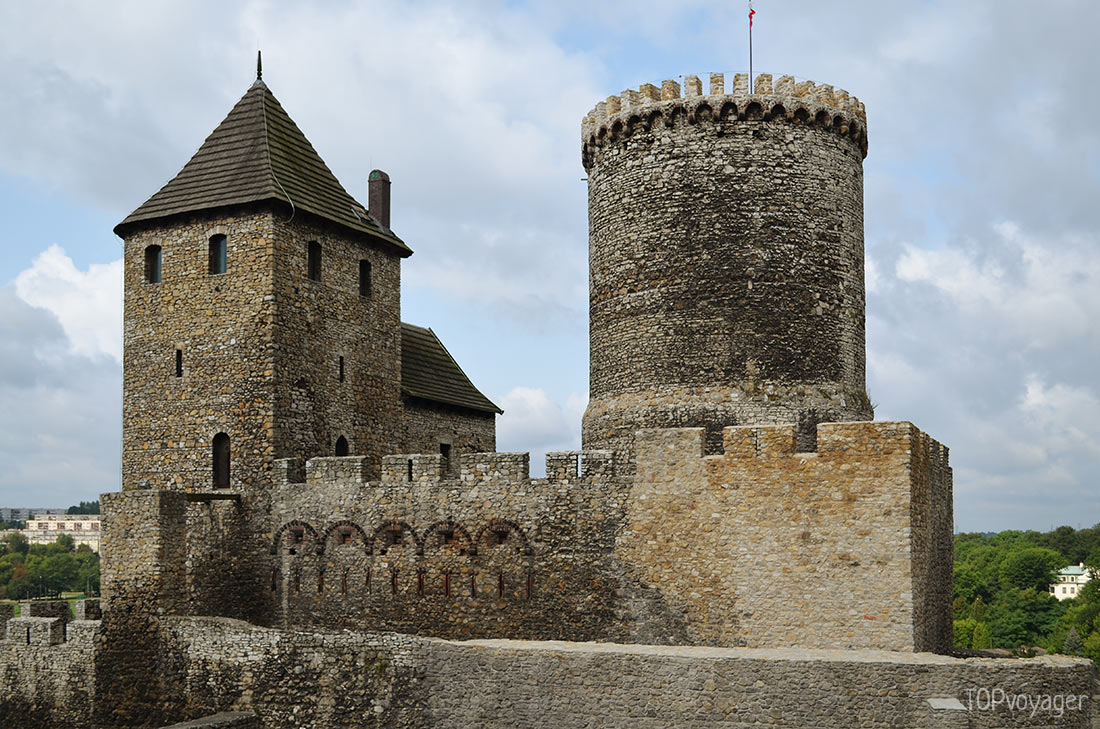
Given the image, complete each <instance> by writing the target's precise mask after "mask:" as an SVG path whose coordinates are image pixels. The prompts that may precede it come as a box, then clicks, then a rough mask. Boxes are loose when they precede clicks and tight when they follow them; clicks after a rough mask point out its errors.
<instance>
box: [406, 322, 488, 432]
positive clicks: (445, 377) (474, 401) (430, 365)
mask: <svg viewBox="0 0 1100 729" xmlns="http://www.w3.org/2000/svg"><path fill="white" fill-rule="evenodd" d="M401 390H402V392H404V393H405V394H407V395H410V396H412V397H416V398H420V399H422V400H431V401H433V402H439V403H444V404H446V405H456V406H458V407H463V408H468V409H470V410H477V411H479V412H484V413H503V412H504V411H503V410H501V409H500V408H498V407H497V406H496V405H494V404H493V403H492V401H491V400H489V398H487V397H485V396H484V395H482V394H481V391H480V390H478V389H477V388H476V387H474V383H472V382H470V378H469V377H467V376H466V373H465V372H463V371H462V368H461V367H459V366H458V363H457V362H455V360H454V357H452V356H451V353H450V352H448V351H447V348H446V347H444V346H443V342H441V341H439V337H437V336H436V335H435V332H433V331H432V330H431V329H425V328H424V327H418V326H413V325H412V324H406V323H405V322H401Z"/></svg>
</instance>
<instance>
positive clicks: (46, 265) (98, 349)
mask: <svg viewBox="0 0 1100 729" xmlns="http://www.w3.org/2000/svg"><path fill="white" fill-rule="evenodd" d="M15 291H16V293H17V294H18V295H19V298H20V299H22V300H23V301H24V302H26V303H27V304H30V305H31V306H34V307H36V308H39V309H45V310H46V311H49V312H50V313H51V314H53V315H54V316H56V317H57V319H58V321H60V322H61V326H62V328H63V329H64V330H65V335H66V337H67V338H68V341H69V347H70V349H71V351H72V352H74V353H76V354H80V355H84V356H86V357H94V356H97V355H107V356H110V357H113V358H114V359H115V360H116V361H117V362H121V361H122V261H121V260H118V261H112V262H111V263H106V264H92V265H91V266H89V267H88V270H87V271H80V270H79V269H77V267H76V266H75V265H73V260H72V259H71V258H69V256H68V255H66V253H65V250H64V249H63V248H61V246H58V245H51V246H50V247H49V248H47V249H46V250H45V251H43V252H42V253H41V254H39V255H38V257H37V258H35V259H34V263H33V264H32V265H31V267H30V268H29V269H27V270H26V271H23V272H22V273H20V274H19V275H18V276H16V278H15Z"/></svg>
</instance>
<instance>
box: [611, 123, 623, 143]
mask: <svg viewBox="0 0 1100 729" xmlns="http://www.w3.org/2000/svg"><path fill="white" fill-rule="evenodd" d="M622 133H623V120H622V119H616V120H615V121H614V122H612V124H611V141H615V140H616V139H618V138H619V137H620V136H622Z"/></svg>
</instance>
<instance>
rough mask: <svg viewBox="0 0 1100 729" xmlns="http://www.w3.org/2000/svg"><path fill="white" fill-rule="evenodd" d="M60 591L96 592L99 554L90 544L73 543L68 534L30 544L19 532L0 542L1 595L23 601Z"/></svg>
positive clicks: (88, 593) (91, 593)
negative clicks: (50, 541) (48, 542)
mask: <svg viewBox="0 0 1100 729" xmlns="http://www.w3.org/2000/svg"><path fill="white" fill-rule="evenodd" d="M62 592H83V593H84V594H85V595H86V596H87V595H98V594H99V555H98V554H97V553H95V552H93V551H92V548H91V547H89V546H88V545H87V544H81V545H80V546H79V547H76V546H74V543H73V538H72V537H71V536H69V535H67V534H62V535H61V536H59V537H58V538H57V541H55V542H53V543H52V544H29V543H28V542H27V538H26V537H25V536H23V535H22V534H20V533H15V534H9V535H7V536H6V537H4V539H3V541H0V598H7V599H9V600H26V599H28V598H33V597H56V596H58V595H60V594H61V593H62Z"/></svg>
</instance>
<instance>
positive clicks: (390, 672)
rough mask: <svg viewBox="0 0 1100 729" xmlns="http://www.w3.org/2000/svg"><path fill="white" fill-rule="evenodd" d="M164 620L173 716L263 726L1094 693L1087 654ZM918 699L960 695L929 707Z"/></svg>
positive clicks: (1024, 721)
mask: <svg viewBox="0 0 1100 729" xmlns="http://www.w3.org/2000/svg"><path fill="white" fill-rule="evenodd" d="M165 623H166V626H167V631H166V654H167V656H168V659H167V661H166V665H170V666H171V671H172V675H173V676H174V677H175V678H176V680H175V681H174V682H173V686H174V687H175V690H176V691H177V692H178V694H180V695H185V696H187V697H188V700H187V703H186V710H185V711H184V712H182V713H181V716H180V718H186V717H188V716H201V715H204V714H209V713H211V712H214V711H255V712H256V713H257V714H258V715H259V717H260V719H261V721H262V723H263V726H264V727H267V729H286V728H287V727H296V728H298V727H301V728H302V729H322V728H325V729H328V728H329V727H391V728H393V729H419V728H421V727H425V728H426V727H441V726H448V727H479V728H480V727H492V728H500V729H504V728H507V729H527V728H528V727H531V728H532V729H533V728H534V727H539V728H540V729H541V728H542V727H580V728H581V729H597V728H600V729H617V728H619V727H631V728H641V729H649V728H652V729H658V728H660V729H664V728H665V727H696V726H699V727H702V726H707V727H714V726H716V727H726V728H728V729H748V728H749V727H761V726H774V727H780V726H785V727H814V728H815V729H849V728H850V729H856V728H857V727H858V728H859V729H887V728H889V729H894V728H895V727H906V728H907V729H918V728H920V727H928V728H929V729H948V728H949V727H950V728H951V729H956V728H958V727H971V728H973V729H987V728H988V729H993V728H994V727H997V728H1003V727H1034V728H1036V729H1038V728H1040V727H1045V728H1052V727H1075V728H1077V729H1086V728H1087V727H1089V722H1090V718H1091V716H1092V712H1093V708H1094V707H1093V706H1092V704H1093V696H1094V694H1095V692H1096V690H1097V683H1096V669H1095V667H1094V666H1093V665H1092V664H1091V662H1089V661H1087V660H1084V659H1077V658H1066V657H1061V656H1057V657H1055V656H1050V657H1044V658H1036V659H1026V660H1014V659H965V660H964V659H957V658H949V657H946V656H937V655H932V654H927V653H922V654H914V653H891V652H887V651H827V650H813V651H811V650H754V649H729V648H701V647H674V646H624V645H612V644H594V643H561V642H521V641H504V640H490V641H470V642H451V641H444V640H438V639H428V638H416V637H413V636H401V635H394V634H369V633H356V632H349V631H339V632H330V631H323V630H294V631H282V630H272V629H265V628H257V627H255V626H250V625H246V624H244V623H239V622H236V621H231V620H224V619H212V618H172V619H169V620H166V621H165ZM993 689H999V690H1000V691H1002V692H1004V694H1005V695H1009V696H1014V697H1015V696H1025V697H1033V698H1034V699H1036V700H1038V701H1040V702H1041V701H1042V697H1044V696H1047V697H1050V699H1051V701H1050V702H1049V703H1048V704H1047V705H1046V707H1045V708H1042V709H1037V710H1036V711H1034V713H1032V711H1031V707H1030V706H1029V707H1028V708H1027V709H1023V710H1019V709H1017V710H1016V711H1011V710H1009V708H1008V707H1007V705H1006V704H1005V703H1004V702H1002V703H1001V704H999V705H997V706H996V707H994V706H992V705H991V704H990V701H989V694H988V693H981V692H983V691H984V692H991V691H992V690H993ZM1054 697H1058V698H1059V702H1060V703H1059V706H1060V707H1061V708H1060V709H1058V708H1056V706H1055V704H1054ZM1069 697H1073V698H1072V699H1070V698H1069ZM929 699H940V700H943V699H953V700H954V702H957V703H955V709H954V710H950V709H949V710H935V709H934V708H933V706H932V705H930V703H929ZM954 702H947V703H948V704H949V705H950V704H951V703H954ZM940 705H942V703H941V704H940Z"/></svg>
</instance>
